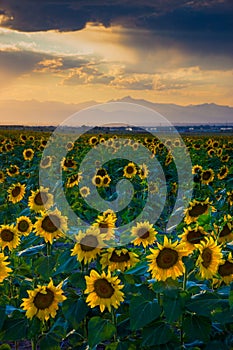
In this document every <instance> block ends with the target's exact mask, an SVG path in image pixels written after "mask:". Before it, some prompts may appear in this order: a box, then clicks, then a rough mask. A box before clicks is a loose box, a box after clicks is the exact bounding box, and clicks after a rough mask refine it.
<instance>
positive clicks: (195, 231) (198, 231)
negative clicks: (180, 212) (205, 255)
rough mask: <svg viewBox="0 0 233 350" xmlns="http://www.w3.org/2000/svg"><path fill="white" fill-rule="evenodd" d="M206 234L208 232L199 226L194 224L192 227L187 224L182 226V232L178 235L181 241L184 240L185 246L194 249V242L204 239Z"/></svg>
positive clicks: (197, 242)
mask: <svg viewBox="0 0 233 350" xmlns="http://www.w3.org/2000/svg"><path fill="white" fill-rule="evenodd" d="M207 236H208V233H207V232H206V231H205V230H204V228H203V227H201V226H196V227H194V228H192V227H191V226H188V227H187V228H184V232H183V233H182V234H181V235H180V238H181V242H185V243H186V245H187V247H188V248H189V249H191V250H194V249H196V244H199V243H200V242H201V241H203V240H205V238H206V237H207Z"/></svg>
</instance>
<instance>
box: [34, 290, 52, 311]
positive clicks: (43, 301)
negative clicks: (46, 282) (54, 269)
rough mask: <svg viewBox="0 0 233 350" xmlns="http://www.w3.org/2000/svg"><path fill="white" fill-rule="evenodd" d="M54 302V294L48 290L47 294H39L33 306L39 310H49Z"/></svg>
mask: <svg viewBox="0 0 233 350" xmlns="http://www.w3.org/2000/svg"><path fill="white" fill-rule="evenodd" d="M53 301H54V293H53V292H52V291H51V290H50V289H48V288H46V294H43V293H40V292H38V293H37V294H36V296H35V298H34V300H33V304H34V305H35V307H36V308H37V309H39V310H45V309H47V308H49V307H50V306H51V305H52V303H53Z"/></svg>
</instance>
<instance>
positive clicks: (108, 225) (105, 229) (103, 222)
mask: <svg viewBox="0 0 233 350" xmlns="http://www.w3.org/2000/svg"><path fill="white" fill-rule="evenodd" d="M116 221H117V217H116V214H115V213H114V212H113V211H112V210H110V209H109V210H106V211H105V212H103V214H102V215H98V217H97V219H96V220H95V222H94V223H93V224H92V226H94V227H98V228H99V229H100V232H101V233H104V234H105V235H106V237H105V239H107V240H109V239H111V238H113V236H114V229H115V227H116V226H115V223H116Z"/></svg>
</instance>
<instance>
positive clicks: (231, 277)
mask: <svg viewBox="0 0 233 350" xmlns="http://www.w3.org/2000/svg"><path fill="white" fill-rule="evenodd" d="M218 275H219V276H220V280H217V279H216V280H214V282H215V283H214V284H216V282H217V284H218V285H217V286H220V285H221V284H222V282H224V283H225V284H227V285H228V284H230V283H231V282H232V281H233V258H232V253H229V255H228V258H227V259H226V260H223V261H222V262H221V263H220V265H219V267H218Z"/></svg>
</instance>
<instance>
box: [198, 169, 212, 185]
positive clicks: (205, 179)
mask: <svg viewBox="0 0 233 350" xmlns="http://www.w3.org/2000/svg"><path fill="white" fill-rule="evenodd" d="M213 180H214V171H213V169H207V170H203V171H202V173H201V183H202V184H204V185H208V184H209V183H210V182H212V181H213Z"/></svg>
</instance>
